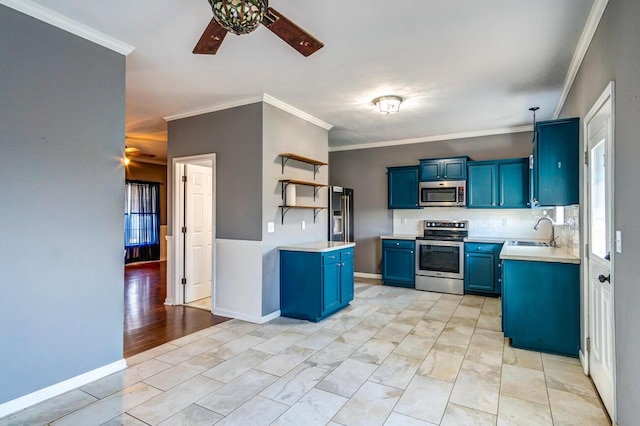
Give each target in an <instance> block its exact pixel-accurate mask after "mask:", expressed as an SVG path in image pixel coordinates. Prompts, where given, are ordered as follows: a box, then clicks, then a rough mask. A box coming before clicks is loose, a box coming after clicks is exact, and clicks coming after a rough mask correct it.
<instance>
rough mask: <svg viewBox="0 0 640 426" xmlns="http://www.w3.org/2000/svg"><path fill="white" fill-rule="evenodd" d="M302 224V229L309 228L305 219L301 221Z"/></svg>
mask: <svg viewBox="0 0 640 426" xmlns="http://www.w3.org/2000/svg"><path fill="white" fill-rule="evenodd" d="M301 226H302V230H303V231H304V230H305V229H307V224H306V223H305V221H304V220H303V221H302V223H301Z"/></svg>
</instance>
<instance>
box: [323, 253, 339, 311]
mask: <svg viewBox="0 0 640 426" xmlns="http://www.w3.org/2000/svg"><path fill="white" fill-rule="evenodd" d="M329 257H338V259H336V260H334V259H331V260H328V259H327V256H325V258H324V260H327V261H326V262H324V265H323V267H322V310H321V312H320V316H323V317H324V316H325V315H327V314H328V313H331V312H333V311H336V310H337V309H338V308H339V307H340V298H341V291H340V278H341V275H340V258H339V256H329Z"/></svg>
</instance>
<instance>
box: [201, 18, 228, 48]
mask: <svg viewBox="0 0 640 426" xmlns="http://www.w3.org/2000/svg"><path fill="white" fill-rule="evenodd" d="M226 35H227V30H225V29H224V28H222V26H221V25H220V24H218V22H217V21H216V20H215V19H211V22H209V25H207V29H206V30H204V33H202V36H201V37H200V40H198V43H197V44H196V47H194V48H193V53H195V54H201V55H215V54H216V52H217V51H218V48H220V45H221V44H222V40H224V37H225V36H226Z"/></svg>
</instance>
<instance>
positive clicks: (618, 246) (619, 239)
mask: <svg viewBox="0 0 640 426" xmlns="http://www.w3.org/2000/svg"><path fill="white" fill-rule="evenodd" d="M616 251H617V252H618V253H622V231H616Z"/></svg>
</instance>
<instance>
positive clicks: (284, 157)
mask: <svg viewBox="0 0 640 426" xmlns="http://www.w3.org/2000/svg"><path fill="white" fill-rule="evenodd" d="M278 155H279V156H280V162H281V164H282V173H283V174H284V165H285V164H287V161H289V160H296V161H299V162H301V163H307V164H312V165H313V179H315V178H316V174H317V173H318V170H320V166H326V165H328V164H329V163H325V162H324V161H320V160H314V159H313V158H309V157H304V156H302V155H298V154H294V153H292V152H284V153H282V154H278Z"/></svg>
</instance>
